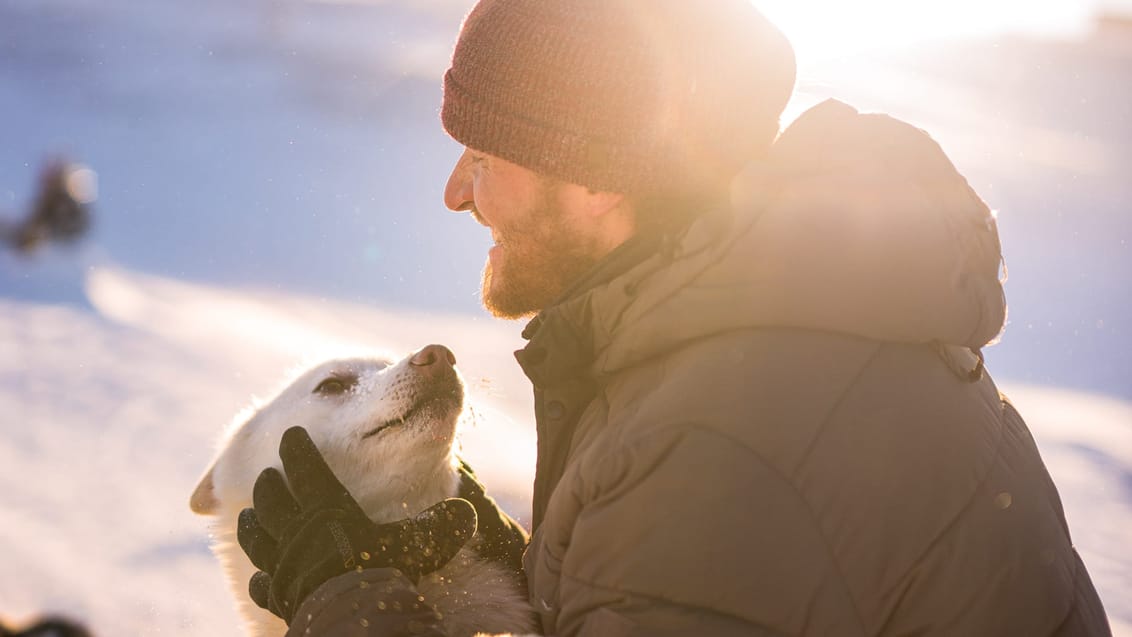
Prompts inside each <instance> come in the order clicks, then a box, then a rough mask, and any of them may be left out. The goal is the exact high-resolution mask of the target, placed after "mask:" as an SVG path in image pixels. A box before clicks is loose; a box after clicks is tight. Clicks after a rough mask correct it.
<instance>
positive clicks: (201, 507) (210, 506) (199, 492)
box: [189, 467, 220, 515]
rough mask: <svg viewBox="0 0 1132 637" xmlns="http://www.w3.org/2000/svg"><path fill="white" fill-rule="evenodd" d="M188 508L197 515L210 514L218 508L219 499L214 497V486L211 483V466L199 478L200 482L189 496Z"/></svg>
mask: <svg viewBox="0 0 1132 637" xmlns="http://www.w3.org/2000/svg"><path fill="white" fill-rule="evenodd" d="M189 508H190V509H192V510H193V513H196V514H199V515H212V514H214V513H216V510H217V509H218V508H220V500H217V499H216V487H215V486H214V485H213V484H212V468H211V467H210V468H209V470H208V473H206V474H204V477H203V478H201V479H200V484H198V485H197V488H196V490H195V491H193V495H192V497H191V498H189Z"/></svg>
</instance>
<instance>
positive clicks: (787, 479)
mask: <svg viewBox="0 0 1132 637" xmlns="http://www.w3.org/2000/svg"><path fill="white" fill-rule="evenodd" d="M882 348H883V343H876V344H875V345H874V349H873V352H872V353H871V354H870V355H869V357H868V358H867V359H865V360H864V361H863V362H862V363H861V366H860V368H859V369H858V370H857V373H856V374H855V375H854V376H853V379H852V380H850V381H849V382H848V383H847V384H846V385H845V389H844V390H843V391H842V392H841V395H840V396H838V397H837V400H835V401H834V402H833V404H832V405H830V407H829V410H828V411H827V412H826V413H825V415H824V416H823V417H822V420H821V424H820V425H819V426H818V429H817V433H816V434H815V436H814V441H815V442H816V440H817V439H818V438H819V437H820V434H821V432H822V431H823V430H824V429H825V427H826V425H827V424H828V423H829V421H830V419H831V418H832V416H833V414H834V413H835V412H836V411H837V409H838V407H840V405H841V403H842V402H843V401H844V400H845V398H846V397H847V396H848V395H849V393H850V392H851V391H852V389H853V388H854V387H856V385H857V383H858V382H859V381H860V380H861V377H862V376H863V375H864V373H865V371H866V370H868V368H869V367H870V366H871V365H872V364H873V361H875V360H876V358H877V356H879V355H880V351H881V349H882ZM674 428H681V429H685V430H694V431H697V432H702V433H706V434H709V435H713V436H716V437H719V438H723V439H726V440H728V441H729V442H731V443H733V444H734V445H735V446H736V447H738V448H741V449H743V450H744V451H746V452H747V453H748V454H750V455H751V456H752V457H754V458H755V459H757V460H758V462H759V463H760V464H761V465H763V466H764V467H766V468H767V469H768V470H769V471H771V472H772V473H773V474H775V475H777V476H778V477H779V479H780V480H781V481H782V482H783V483H784V484H785V485H786V486H787V487H788V488H789V489H790V491H791V492H792V493H793V494H794V496H795V497H796V498H798V501H799V502H800V503H801V504H802V506H803V507H804V508H805V510H806V512H807V513H808V514H809V517H810V524H811V525H812V526H813V528H814V530H815V531H816V532H817V536H818V537H819V538H820V539H821V543H822V546H823V548H824V549H825V551H826V555H828V557H829V562H830V564H832V565H833V568H834V570H835V572H836V573H837V578H838V580H839V581H840V582H841V587H842V589H844V591H845V594H846V596H847V597H848V599H849V602H850V607H851V608H852V609H853V614H854V616H855V617H856V618H857V623H858V627H859V629H860V631H861V634H862V635H863V634H866V633H867V631H866V629H865V621H864V618H863V617H862V615H861V610H860V608H859V606H858V603H857V600H856V598H855V597H854V595H853V592H852V589H851V588H850V586H849V582H848V580H847V578H846V577H845V573H844V571H843V569H842V568H841V564H840V562H839V561H838V560H837V558H836V555H835V554H834V552H833V549H832V548H831V547H830V544H829V538H827V537H826V534H825V531H824V530H823V529H822V527H821V525H820V524H819V523H818V518H817V515H816V514H815V513H814V510H813V508H812V507H811V506H810V502H809V500H807V499H806V498H805V496H804V495H803V494H802V493H801V492H800V491H799V490H798V487H797V485H795V483H794V480H793V479H792V478H791V476H789V475H787V474H786V473H784V472H783V471H781V470H779V469H778V467H776V466H774V465H773V464H771V463H770V462H768V461H767V460H766V458H764V457H763V455H762V454H760V453H759V452H757V451H756V450H754V449H752V448H751V447H750V446H748V445H747V444H746V443H744V442H743V441H741V440H738V439H736V438H734V437H733V436H729V435H727V434H725V433H723V432H721V431H717V430H715V429H708V428H706V427H704V426H702V425H698V424H693V423H687V424H685V425H675V426H674ZM641 437H642V438H643V436H641ZM812 444H813V443H811V448H812ZM809 452H810V449H809V448H808V449H807V450H806V454H809Z"/></svg>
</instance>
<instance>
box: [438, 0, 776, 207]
mask: <svg viewBox="0 0 1132 637" xmlns="http://www.w3.org/2000/svg"><path fill="white" fill-rule="evenodd" d="M794 76H795V62H794V53H793V50H792V49H791V47H790V44H789V43H788V42H787V41H786V38H785V37H784V36H783V35H782V33H781V32H780V31H778V29H777V28H775V27H774V26H773V25H772V24H771V23H770V22H768V21H767V20H766V19H765V18H764V17H763V16H762V15H761V14H759V13H758V11H756V10H755V9H754V7H753V6H751V2H750V0H480V1H479V2H478V3H477V4H476V5H475V7H473V8H472V10H471V12H470V13H469V14H468V16H467V18H465V20H464V24H463V27H462V28H461V31H460V37H459V40H458V41H457V42H456V48H455V51H454V53H453V55H452V66H451V68H449V69H448V72H447V73H446V74H445V76H444V104H443V107H442V109H441V120H442V121H443V124H444V128H445V130H447V131H448V134H449V135H451V136H452V137H453V138H455V139H456V141H458V142H460V143H461V144H463V145H464V146H467V147H469V148H472V149H474V150H478V151H480V152H484V153H487V154H490V155H495V156H498V157H502V158H503V159H506V160H508V161H510V162H513V163H516V164H519V165H520V166H524V167H526V168H529V169H531V170H533V171H535V172H537V173H539V174H542V175H544V176H548V177H553V178H557V179H561V180H563V181H567V182H570V183H575V184H580V185H584V186H588V187H589V188H592V189H593V190H597V191H607V192H622V193H634V194H636V193H639V194H647V195H653V194H658V193H667V192H695V191H697V190H699V189H704V188H717V187H719V186H725V185H726V184H727V183H728V181H729V180H730V179H731V178H732V177H733V176H734V175H735V174H736V173H738V172H739V170H740V169H741V168H742V167H743V165H744V164H746V163H747V162H749V161H750V160H752V159H754V158H756V157H757V156H759V155H760V154H761V153H763V152H765V151H766V150H767V149H768V148H769V146H770V144H771V143H772V142H773V140H774V138H775V135H776V134H777V133H778V118H779V116H780V115H781V113H782V109H783V108H784V107H785V106H786V102H787V100H788V99H789V97H790V94H791V92H792V90H793V87H794Z"/></svg>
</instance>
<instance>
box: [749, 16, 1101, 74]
mask: <svg viewBox="0 0 1132 637" xmlns="http://www.w3.org/2000/svg"><path fill="white" fill-rule="evenodd" d="M752 3H753V4H754V5H755V6H756V7H757V8H758V9H759V10H760V11H762V12H763V14H765V15H766V16H767V17H768V18H770V20H771V21H772V22H774V23H775V24H776V25H778V27H779V28H780V29H782V31H783V32H784V33H785V34H786V36H787V37H788V38H790V41H791V42H792V43H793V45H794V48H795V51H796V53H797V55H798V61H799V64H800V65H803V66H804V65H807V64H814V63H821V62H824V61H829V60H832V59H837V58H841V57H845V56H848V55H853V54H856V53H860V52H862V51H868V50H875V49H895V48H900V47H910V46H916V45H918V44H922V43H926V42H931V41H937V40H943V39H957V38H964V37H972V36H986V35H992V34H1000V33H1005V32H1020V33H1041V34H1043V35H1054V36H1066V35H1074V34H1078V33H1081V32H1083V31H1085V30H1087V29H1088V28H1089V27H1090V25H1091V19H1092V14H1093V11H1094V9H1095V7H1094V6H1093V5H1094V3H1093V2H1089V1H1082V0H1044V1H1043V2H1033V1H1032V0H854V1H853V2H845V1H844V0H752Z"/></svg>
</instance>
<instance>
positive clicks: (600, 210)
mask: <svg viewBox="0 0 1132 637" xmlns="http://www.w3.org/2000/svg"><path fill="white" fill-rule="evenodd" d="M559 192H560V195H559V196H560V197H563V198H564V200H563V204H564V205H565V206H566V208H567V209H571V210H575V212H576V214H580V215H582V216H586V217H591V218H594V219H597V218H600V217H606V216H608V215H609V214H610V213H612V212H615V210H620V208H621V207H623V205H624V204H626V203H627V201H626V199H625V195H623V193H620V192H604V191H598V190H591V189H590V188H586V187H585V186H578V184H576V183H567V184H565V187H564V188H563V189H561V190H560V191H559Z"/></svg>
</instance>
